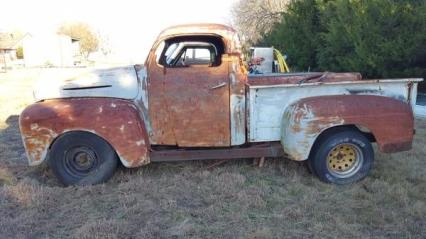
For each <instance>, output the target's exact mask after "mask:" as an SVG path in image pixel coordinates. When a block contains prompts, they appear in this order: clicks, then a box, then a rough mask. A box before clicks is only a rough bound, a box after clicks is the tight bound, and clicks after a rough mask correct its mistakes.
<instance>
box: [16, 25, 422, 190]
mask: <svg viewBox="0 0 426 239" xmlns="http://www.w3.org/2000/svg"><path fill="white" fill-rule="evenodd" d="M241 56H242V54H241V50H240V44H239V41H238V36H237V33H236V32H235V30H233V29H232V28H230V27H228V26H224V25H218V24H194V25H181V26H176V27H171V28H168V29H166V30H164V31H163V32H162V33H161V34H160V35H159V37H158V39H157V40H156V41H155V43H154V45H153V47H152V49H151V50H150V52H149V55H148V57H147V60H146V62H145V64H144V65H136V66H131V67H120V68H112V69H101V70H93V71H91V72H88V73H85V74H82V75H80V76H78V77H74V78H70V79H66V80H64V81H59V80H58V81H57V84H50V85H44V86H43V87H41V88H39V89H35V91H34V97H35V100H36V102H35V103H34V104H32V105H30V106H28V107H27V108H26V109H25V110H24V111H23V112H22V114H21V116H20V122H19V123H20V130H21V134H22V139H23V142H24V145H25V149H26V153H27V157H28V160H29V163H30V165H39V164H41V163H42V162H44V161H47V162H48V163H49V165H50V167H51V168H52V171H53V172H54V174H55V175H56V176H57V177H58V178H59V180H60V181H61V182H62V183H63V184H65V185H88V184H97V183H101V182H105V181H106V180H108V179H109V178H110V177H111V176H112V175H113V173H114V171H115V169H116V167H117V165H118V164H119V163H120V162H121V164H122V165H124V166H125V167H128V168H133V167H139V166H143V165H147V164H149V163H151V162H167V161H183V160H205V159H239V158H264V157H286V158H289V159H292V160H297V161H304V160H306V161H307V165H308V166H309V168H310V169H311V172H312V173H313V174H315V175H317V176H318V177H319V178H320V179H321V180H323V181H325V182H329V183H335V184H348V183H352V182H355V181H358V180H360V179H362V178H364V177H365V176H366V175H367V174H368V172H369V171H370V169H371V167H372V164H373V160H374V151H373V148H372V143H376V144H377V146H378V147H377V148H378V150H380V151H381V152H384V153H394V152H400V151H406V150H410V149H411V147H412V141H413V135H414V132H415V130H414V117H413V111H412V106H413V105H415V101H416V94H417V92H416V91H417V85H418V82H420V81H422V79H392V80H366V79H362V77H361V75H360V74H358V73H331V72H323V73H321V72H305V73H287V74H278V73H276V74H274V73H272V74H254V75H251V74H248V73H247V70H246V68H245V66H244V64H243V60H242V57H241Z"/></svg>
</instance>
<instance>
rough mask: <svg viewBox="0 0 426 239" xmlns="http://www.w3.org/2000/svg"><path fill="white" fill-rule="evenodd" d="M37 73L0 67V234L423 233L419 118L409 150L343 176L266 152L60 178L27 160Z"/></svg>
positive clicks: (423, 150) (425, 163)
mask: <svg viewBox="0 0 426 239" xmlns="http://www.w3.org/2000/svg"><path fill="white" fill-rule="evenodd" d="M37 75H38V71H37V70H30V71H23V72H14V73H7V74H4V73H0V215H1V217H0V238H425V237H426V158H425V157H426V121H425V120H417V121H416V124H417V135H416V138H415V142H414V149H413V150H412V151H410V152H404V153H398V154H393V155H385V154H380V153H378V152H377V154H376V155H377V157H376V161H375V164H374V168H373V170H372V173H371V174H370V176H369V177H368V178H367V179H365V180H363V181H361V182H359V183H357V184H354V185H349V186H334V185H328V184H324V183H322V182H320V181H319V180H318V179H317V178H315V177H314V176H312V175H311V174H310V173H309V172H308V170H307V169H306V167H305V165H304V164H303V163H297V162H291V161H289V160H287V159H269V160H267V161H266V165H265V167H263V168H258V167H254V166H253V165H252V161H251V160H239V161H232V162H228V163H225V164H222V165H220V166H216V167H212V168H210V167H209V166H210V165H211V164H212V163H213V162H214V161H213V162H182V163H173V164H172V163H162V164H151V165H149V166H146V167H143V168H140V169H133V170H129V169H124V168H120V169H119V170H118V172H117V173H116V174H115V176H114V177H113V179H112V180H111V181H109V182H108V183H106V184H104V185H97V186H90V187H68V188H64V187H62V186H61V185H60V184H59V183H58V181H57V180H56V179H55V177H54V176H53V175H52V173H51V171H50V170H49V169H48V167H47V166H45V165H44V166H40V167H29V166H27V161H26V157H25V152H24V148H23V146H22V142H21V138H20V134H19V128H18V117H19V113H20V112H21V110H22V109H23V107H25V105H27V104H29V103H30V102H31V100H32V97H31V95H32V93H31V86H32V84H33V79H34V78H35V77H36V76H37ZM389 120H392V119H389Z"/></svg>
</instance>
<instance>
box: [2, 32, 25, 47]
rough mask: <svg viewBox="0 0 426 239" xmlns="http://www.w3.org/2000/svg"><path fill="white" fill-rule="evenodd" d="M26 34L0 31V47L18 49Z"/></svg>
mask: <svg viewBox="0 0 426 239" xmlns="http://www.w3.org/2000/svg"><path fill="white" fill-rule="evenodd" d="M25 36H26V34H21V33H10V32H0V49H16V48H17V47H18V44H19V42H20V41H21V40H22V39H23V38H24V37H25Z"/></svg>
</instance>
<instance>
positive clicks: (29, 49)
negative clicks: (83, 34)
mask: <svg viewBox="0 0 426 239" xmlns="http://www.w3.org/2000/svg"><path fill="white" fill-rule="evenodd" d="M22 45H23V50H24V62H25V66H26V67H40V66H49V67H51V66H52V67H72V66H75V65H77V64H79V62H80V59H81V54H80V43H79V40H78V39H73V38H71V37H69V36H66V35H62V34H56V33H52V34H41V35H30V36H29V37H26V38H25V39H24V40H23V44H22Z"/></svg>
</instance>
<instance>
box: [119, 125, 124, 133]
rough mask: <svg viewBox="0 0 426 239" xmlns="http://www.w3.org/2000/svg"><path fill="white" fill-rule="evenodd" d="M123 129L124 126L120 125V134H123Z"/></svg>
mask: <svg viewBox="0 0 426 239" xmlns="http://www.w3.org/2000/svg"><path fill="white" fill-rule="evenodd" d="M124 128H125V126H124V125H121V127H120V131H121V133H124Z"/></svg>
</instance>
